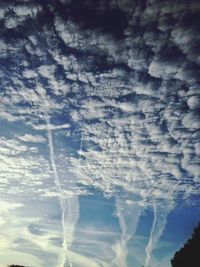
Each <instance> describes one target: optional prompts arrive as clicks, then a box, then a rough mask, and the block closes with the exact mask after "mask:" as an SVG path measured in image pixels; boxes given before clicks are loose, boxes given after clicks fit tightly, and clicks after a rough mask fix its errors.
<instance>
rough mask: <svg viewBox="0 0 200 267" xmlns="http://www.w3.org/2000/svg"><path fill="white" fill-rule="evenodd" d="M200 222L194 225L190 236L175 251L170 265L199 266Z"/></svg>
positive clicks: (177, 266) (180, 266)
mask: <svg viewBox="0 0 200 267" xmlns="http://www.w3.org/2000/svg"><path fill="white" fill-rule="evenodd" d="M199 248H200V224H199V225H198V226H197V227H195V229H194V232H193V234H192V237H191V238H190V239H188V241H187V242H186V243H185V244H184V245H183V247H182V248H181V249H180V250H179V251H177V252H176V253H175V255H174V257H173V258H172V260H171V265H172V267H199V266H200V250H199Z"/></svg>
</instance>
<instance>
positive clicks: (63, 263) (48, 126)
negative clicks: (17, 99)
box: [31, 61, 72, 267]
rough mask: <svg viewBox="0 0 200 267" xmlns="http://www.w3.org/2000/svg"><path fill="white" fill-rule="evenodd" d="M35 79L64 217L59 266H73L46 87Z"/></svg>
mask: <svg viewBox="0 0 200 267" xmlns="http://www.w3.org/2000/svg"><path fill="white" fill-rule="evenodd" d="M31 62H32V61H31ZM32 67H33V62H32ZM34 80H35V85H36V93H37V94H38V96H39V98H40V99H41V101H42V104H43V112H44V117H45V118H44V120H45V123H46V131H47V138H48V145H49V154H50V162H51V167H52V169H53V173H54V179H55V185H56V190H57V192H58V194H59V200H60V207H61V211H62V216H61V218H62V230H63V242H62V251H61V254H60V255H59V261H58V267H72V263H71V262H70V261H69V259H68V257H67V252H68V245H67V229H66V225H65V217H66V198H65V196H64V191H63V189H62V187H61V182H60V177H59V175H58V171H57V166H56V163H55V154H54V145H53V136H52V130H51V123H50V118H49V114H48V110H47V103H46V101H47V100H46V98H45V96H44V89H43V88H40V87H39V86H38V81H37V78H36V77H35V78H34Z"/></svg>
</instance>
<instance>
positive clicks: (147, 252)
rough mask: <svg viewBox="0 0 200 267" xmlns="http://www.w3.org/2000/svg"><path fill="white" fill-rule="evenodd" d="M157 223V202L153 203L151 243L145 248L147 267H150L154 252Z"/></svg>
mask: <svg viewBox="0 0 200 267" xmlns="http://www.w3.org/2000/svg"><path fill="white" fill-rule="evenodd" d="M156 223H157V206H156V204H155V202H153V224H152V228H151V233H150V237H149V242H148V244H147V246H146V248H145V252H146V261H145V267H148V266H149V263H150V261H151V253H152V250H153V236H154V231H155V228H156Z"/></svg>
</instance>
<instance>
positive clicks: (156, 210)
mask: <svg viewBox="0 0 200 267" xmlns="http://www.w3.org/2000/svg"><path fill="white" fill-rule="evenodd" d="M161 205H162V204H158V203H156V201H154V202H153V217H154V218H153V223H152V228H151V233H150V237H149V242H148V244H147V246H146V248H145V252H146V261H145V267H149V264H150V263H151V258H152V251H153V249H154V247H155V245H156V243H157V242H158V241H159V239H160V237H161V235H162V233H163V231H164V229H165V227H166V224H167V216H168V214H169V212H170V211H171V210H172V208H173V206H174V202H173V201H172V202H169V203H165V205H164V206H161Z"/></svg>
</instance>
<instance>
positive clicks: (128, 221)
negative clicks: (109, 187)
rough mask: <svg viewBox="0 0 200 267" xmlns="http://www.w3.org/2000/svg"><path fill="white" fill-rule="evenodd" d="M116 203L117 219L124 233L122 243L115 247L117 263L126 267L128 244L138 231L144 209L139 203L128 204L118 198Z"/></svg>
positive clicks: (120, 266)
mask: <svg viewBox="0 0 200 267" xmlns="http://www.w3.org/2000/svg"><path fill="white" fill-rule="evenodd" d="M115 201H116V211H117V217H118V220H119V225H120V228H121V231H122V233H121V239H120V241H119V242H118V243H117V244H116V245H115V246H114V250H115V252H116V259H115V261H117V264H118V266H119V267H126V266H127V263H126V260H127V256H128V249H127V244H128V241H129V240H130V239H131V238H132V237H133V236H134V234H135V232H136V230H137V226H138V222H139V219H140V215H141V212H142V207H141V206H140V204H139V203H137V202H135V203H131V204H128V203H127V202H126V200H125V199H120V198H119V197H118V196H117V197H116V198H115Z"/></svg>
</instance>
